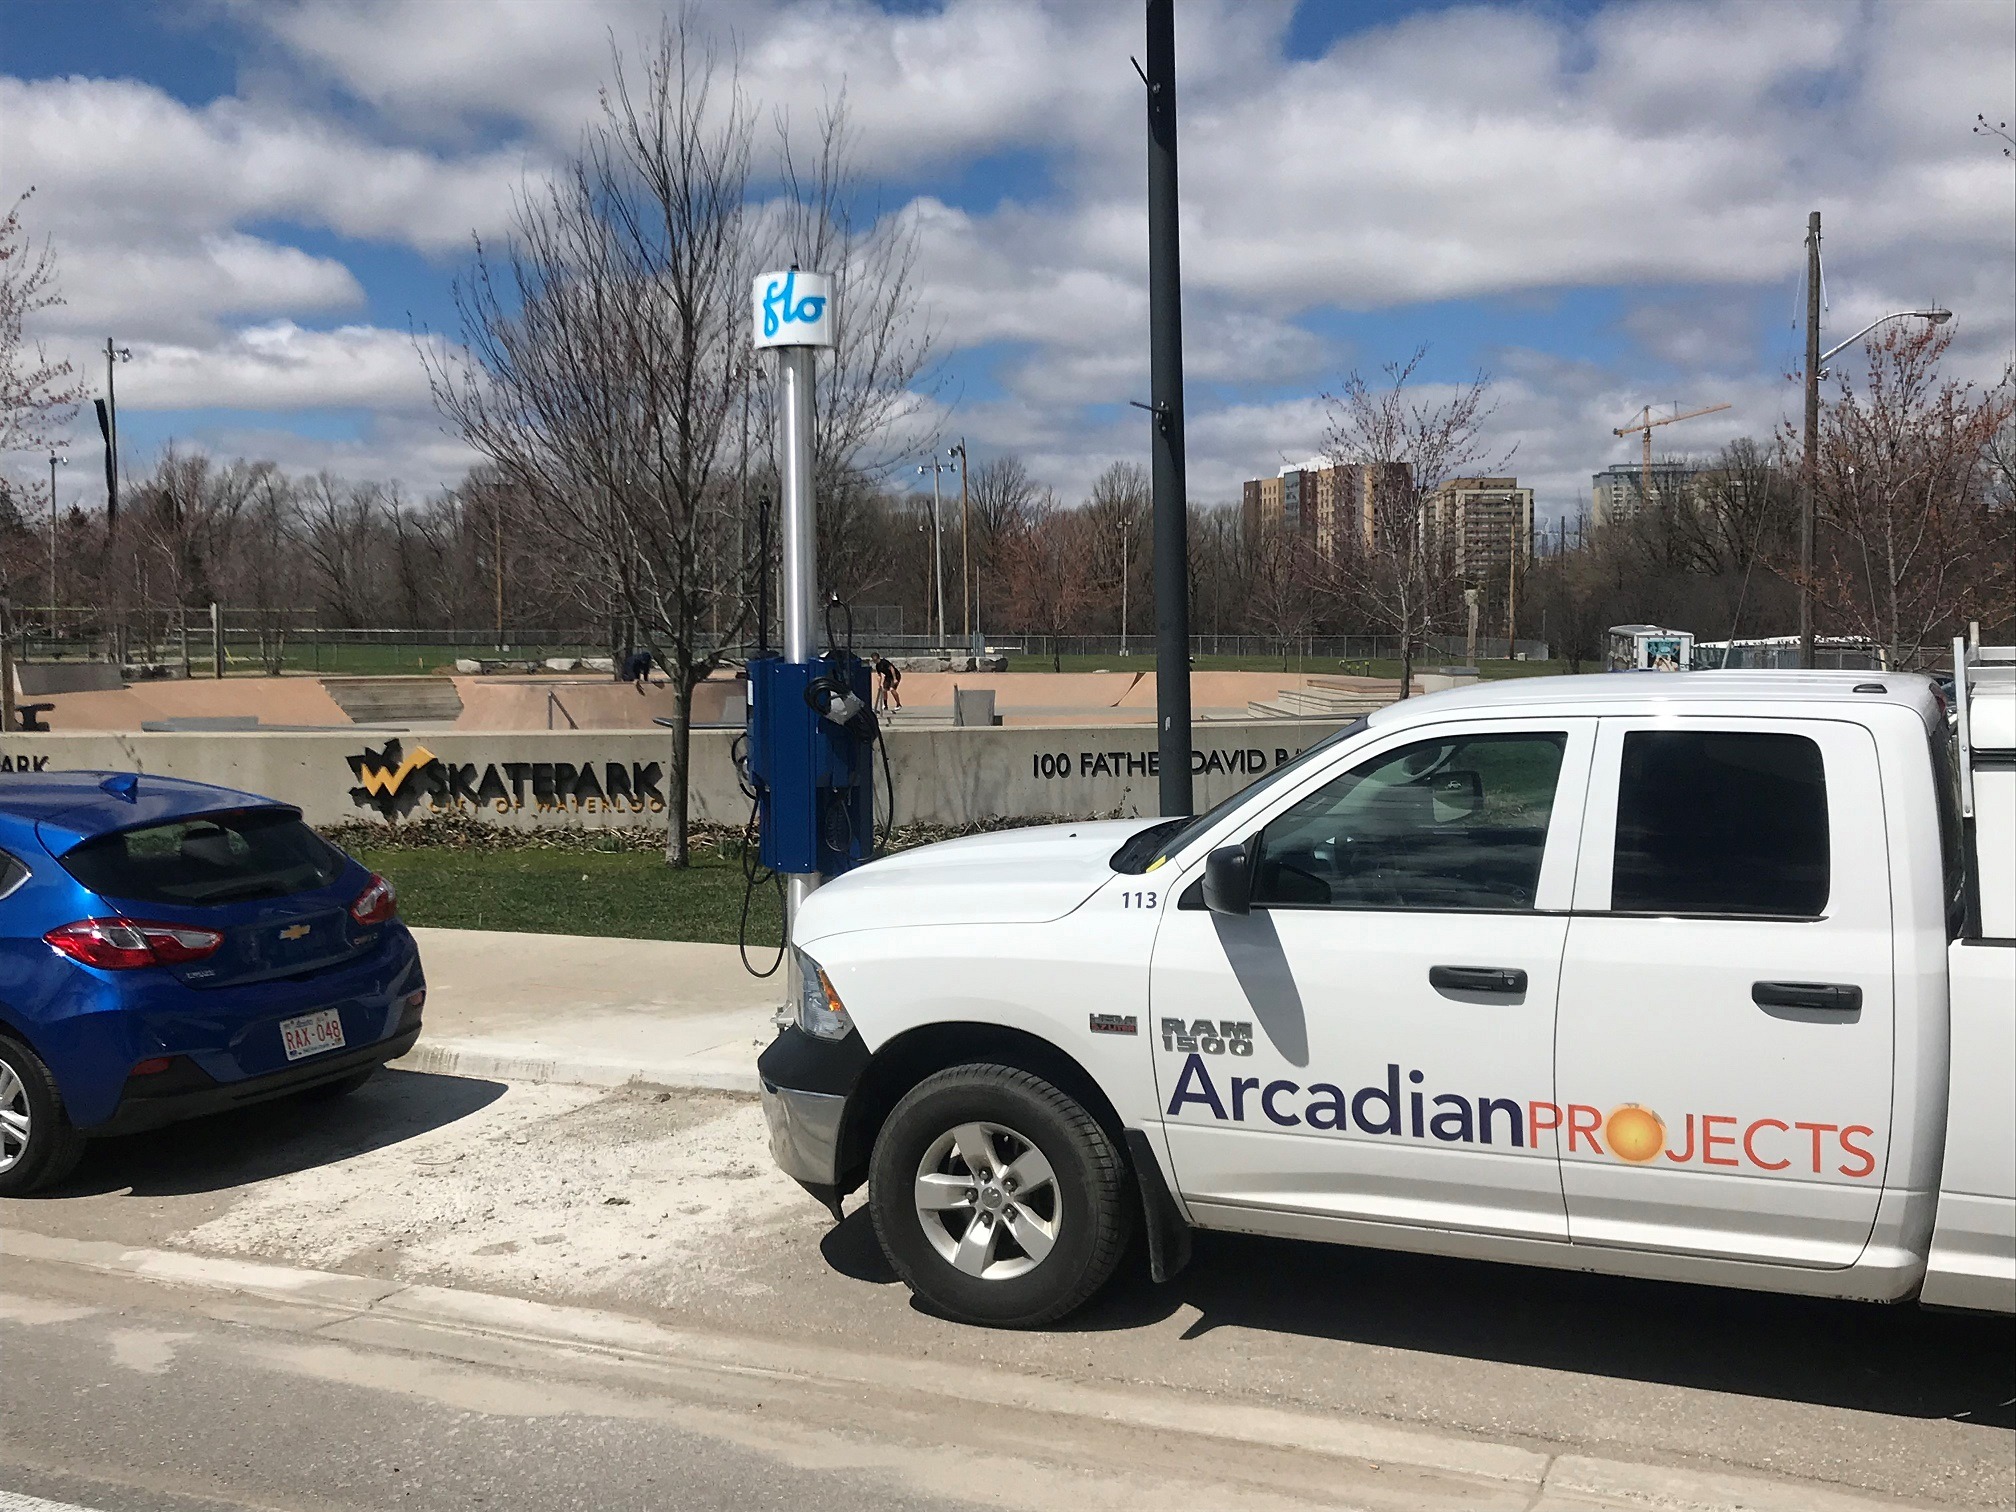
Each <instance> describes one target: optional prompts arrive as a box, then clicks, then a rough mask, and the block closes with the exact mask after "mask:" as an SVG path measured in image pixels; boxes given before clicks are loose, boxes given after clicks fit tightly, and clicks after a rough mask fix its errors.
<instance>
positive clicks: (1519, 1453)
mask: <svg viewBox="0 0 2016 1512" xmlns="http://www.w3.org/2000/svg"><path fill="white" fill-rule="evenodd" d="M0 1256H4V1257H7V1258H11V1259H14V1260H20V1261H29V1262H39V1263H41V1264H45V1265H55V1266H67V1267H71V1268H75V1269H81V1270H87V1271H92V1272H96V1273H99V1274H103V1275H113V1276H122V1277H130V1278H132V1279H135V1280H141V1281H148V1282H153V1283H155V1284H159V1285H166V1286H173V1287H180V1288H184V1289H189V1290H201V1291H209V1292H217V1293H223V1294H227V1295H240V1296H252V1297H257V1298H259V1299H262V1300H264V1301H267V1302H273V1303H279V1304H282V1305H288V1306H296V1307H301V1308H304V1309H311V1310H313V1311H314V1312H316V1313H319V1314H322V1315H325V1316H326V1315H329V1314H336V1315H338V1323H337V1326H338V1327H340V1328H350V1327H351V1326H352V1325H362V1326H363V1328H364V1330H365V1333H366V1335H368V1332H369V1330H370V1329H371V1328H373V1327H375V1328H377V1329H379V1330H386V1329H394V1330H396V1329H399V1328H401V1327H402V1326H403V1327H404V1328H406V1329H408V1330H411V1329H414V1328H416V1327H417V1328H419V1329H424V1330H427V1331H428V1333H427V1335H426V1336H425V1337H416V1336H413V1335H411V1334H410V1333H409V1334H402V1335H400V1342H399V1343H398V1344H397V1345H396V1347H398V1348H402V1349H406V1350H410V1351H416V1352H421V1353H434V1354H438V1355H440V1356H442V1357H445V1358H454V1359H469V1360H471V1361H472V1362H475V1363H480V1362H481V1361H480V1359H478V1358H477V1357H473V1356H470V1355H466V1354H463V1353H461V1352H459V1351H458V1350H457V1349H456V1348H454V1347H452V1344H451V1342H450V1341H452V1340H453V1339H454V1338H455V1337H456V1336H462V1337H465V1338H472V1339H484V1340H491V1341H503V1342H506V1343H513V1342H515V1343H520V1344H528V1345H535V1346H547V1347H552V1348H559V1349H565V1350H570V1351H576V1352H584V1353H588V1354H591V1355H599V1356H602V1357H605V1358H614V1359H621V1360H632V1361H637V1362H645V1363H651V1364H655V1365H658V1366H666V1367H679V1368H685V1369H689V1370H696V1371H703V1372H733V1373H736V1374H738V1375H746V1374H748V1373H749V1372H751V1371H756V1372H763V1373H771V1374H776V1375H779V1376H786V1377H792V1378H796V1379H799V1380H802V1381H805V1382H807V1383H810V1384H817V1385H838V1386H842V1387H848V1388H853V1389H856V1390H860V1389H867V1390H881V1391H889V1392H892V1393H908V1394H919V1393H922V1394H928V1395H931V1396H934V1397H951V1398H954V1399H956V1400H960V1401H965V1402H971V1403H973V1404H975V1405H979V1406H985V1407H993V1408H1000V1409H1007V1410H1019V1411H1028V1412H1033V1413H1047V1414H1057V1415H1063V1416H1069V1417H1077V1418H1081V1419H1087V1420H1091V1421H1096V1422H1099V1423H1102V1424H1105V1425H1108V1426H1113V1427H1120V1428H1132V1429H1138V1430H1142V1431H1147V1432H1156V1433H1175V1434H1181V1435H1183V1436H1185V1437H1186V1438H1191V1439H1195V1438H1200V1437H1201V1438H1214V1439H1219V1440H1223V1441H1226V1442H1228V1443H1237V1444H1240V1445H1244V1446H1249V1447H1253V1448H1263V1449H1275V1450H1287V1451H1291V1452H1299V1453H1306V1454H1314V1455H1318V1456H1325V1457H1330V1458H1337V1459H1346V1460H1353V1461H1362V1462H1366V1463H1368V1464H1370V1465H1372V1466H1374V1467H1375V1468H1376V1467H1378V1466H1381V1465H1387V1466H1398V1467H1405V1468H1408V1469H1413V1470H1420V1471H1427V1472H1430V1473H1435V1474H1441V1475H1449V1476H1460V1477H1463V1478H1465V1479H1468V1480H1472V1481H1479V1482H1487V1483H1496V1484H1501V1485H1506V1486H1511V1487H1516V1488H1519V1489H1521V1490H1523V1491H1524V1492H1525V1493H1526V1494H1527V1495H1528V1496H1529V1497H1531V1498H1532V1499H1531V1500H1530V1501H1529V1503H1528V1505H1529V1506H1531V1507H1533V1508H1536V1509H1545V1508H1547V1507H1549V1506H1559V1507H1562V1508H1564V1509H1565V1508H1570V1507H1576V1508H1583V1509H1587V1508H1589V1507H1590V1506H1591V1505H1592V1504H1593V1505H1597V1506H1610V1507H1620V1508H1624V1507H1628V1508H1648V1509H1651V1508H1657V1509H1661V1512H1879V1509H1881V1512H1913V1509H1917V1512H1933V1509H1932V1507H1931V1504H1928V1503H1923V1502H1914V1501H1906V1500H1899V1499H1897V1498H1894V1497H1880V1496H1870V1495H1863V1494H1860V1493H1857V1492H1854V1491H1851V1490H1847V1489H1843V1488H1840V1487H1835V1486H1829V1485H1825V1484H1820V1483H1815V1482H1810V1481H1788V1480H1774V1479H1767V1478H1765V1477H1762V1476H1755V1475H1749V1474H1745V1473H1743V1472H1741V1471H1734V1470H1720V1469H1708V1468H1695V1467H1681V1466H1666V1465H1656V1464H1648V1463H1629V1462H1624V1461H1615V1460H1607V1459H1604V1458H1601V1457H1599V1456H1588V1455H1574V1454H1565V1453H1559V1452H1554V1451H1551V1450H1543V1449H1534V1448H1527V1447H1524V1446H1521V1445H1517V1444H1507V1443H1498V1442H1493V1441H1490V1440H1487V1439H1480V1438H1470V1437H1465V1436H1462V1435H1458V1434H1453V1433H1443V1432H1436V1431H1434V1430H1429V1429H1422V1428H1413V1427H1406V1426H1403V1425H1399V1424H1390V1423H1383V1422H1378V1421H1374V1420H1368V1419H1350V1418H1344V1417H1341V1416H1338V1415H1336V1414H1334V1413H1325V1414H1320V1415H1319V1414H1316V1413H1310V1412H1302V1411H1296V1410H1293V1409H1288V1408H1279V1407H1268V1406H1256V1405H1250V1404H1246V1403H1241V1402H1236V1401H1226V1400H1224V1399H1222V1398H1212V1397H1207V1396H1203V1395H1201V1394H1198V1393H1193V1392H1188V1391H1179V1390H1175V1389H1171V1388H1164V1389H1161V1390H1158V1391H1156V1392H1153V1393H1149V1392H1145V1391H1141V1390H1138V1389H1134V1388H1129V1387H1118V1386H1105V1385H1087V1384H1080V1383H1076V1382H1071V1381H1064V1380H1059V1379H1057V1378H1055V1377H1039V1376H1032V1375H1024V1374H1021V1373H1018V1372H1013V1371H1007V1370H996V1369H990V1368H985V1367H980V1366H968V1365H959V1364H955V1363H951V1362H947V1361H940V1360H932V1359H928V1358H926V1359H896V1358H893V1357H886V1356H879V1355H875V1354H871V1353H866V1352H863V1351H860V1350H853V1349H846V1348H842V1347H839V1346H834V1345H823V1344H813V1343H792V1342H788V1341H782V1340H773V1339H763V1338H754V1337H747V1336H742V1337H737V1336H732V1335H724V1334H714V1333H702V1332H698V1331H693V1330H685V1329H680V1328H677V1327H673V1326H669V1325H665V1324H660V1323H655V1322H652V1321H651V1320H649V1319H646V1318H640V1317H635V1316H632V1315H629V1314H623V1313H615V1312H609V1311H605V1310H601V1309H596V1308H588V1307H579V1306H573V1305H568V1304H562V1303H552V1302H538V1301H532V1300H528V1299H525V1298H519V1297H506V1296H499V1295H496V1294H493V1293H489V1292H477V1291H469V1290H464V1289H461V1288H455V1287H444V1286H435V1285H428V1284H421V1283H407V1282H400V1281H387V1280H374V1279H372V1278H369V1277H364V1276H353V1275H348V1274H345V1273H341V1272H334V1271H319V1270H311V1269H306V1268H301V1267H294V1266H284V1265H274V1264H270V1263H267V1262H264V1261H252V1260H239V1259H231V1258H226V1257H219V1256H208V1255H200V1254H194V1253H189V1252H185V1251H178V1250H157V1249H145V1248H134V1247H129V1246H125V1245H119V1244H113V1243H108V1242H105V1241H97V1240H81V1239H68V1238H61V1237H55V1236H51V1235H46V1234H38V1233H34V1232H32V1231H29V1230H22V1229H10V1228H0ZM324 1331H325V1332H326V1331H327V1326H326V1325H325V1330H324ZM331 1337H335V1338H342V1337H343V1334H341V1333H335V1334H331ZM363 1341H364V1340H363V1339H362V1338H360V1339H359V1342H363ZM465 1347H466V1346H465Z"/></svg>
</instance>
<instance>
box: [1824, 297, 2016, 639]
mask: <svg viewBox="0 0 2016 1512" xmlns="http://www.w3.org/2000/svg"><path fill="white" fill-rule="evenodd" d="M1951 341H1952V338H1951V336H1950V335H1948V334H1947V332H1945V331H1944V330H1942V329H1940V328H1938V327H1936V326H1925V327H1916V328H1903V329H1893V330H1892V331H1891V332H1890V333H1889V334H1888V335H1886V336H1885V337H1883V338H1882V339H1881V340H1876V341H1871V342H1869V343H1868V344H1867V354H1868V364H1867V372H1866V375H1865V377H1864V379H1863V381H1862V383H1861V384H1860V385H1859V386H1858V385H1856V384H1855V383H1854V382H1852V381H1851V380H1850V378H1849V377H1848V375H1847V374H1846V373H1845V372H1844V373H1843V374H1842V376H1841V378H1840V380H1839V381H1840V397H1839V398H1838V399H1836V400H1835V401H1834V402H1833V403H1831V404H1829V405H1828V406H1827V407H1826V410H1825V412H1824V413H1823V415H1822V418H1821V433H1820V455H1819V457H1818V459H1817V465H1816V476H1817V479H1818V483H1817V497H1818V505H1819V510H1818V523H1819V530H1818V533H1817V539H1818V548H1819V549H1818V552H1817V556H1816V562H1815V567H1814V577H1813V582H1812V585H1811V586H1812V590H1813V593H1814V598H1815V601H1816V605H1817V606H1818V607H1819V608H1820V610H1821V611H1822V612H1823V613H1825V614H1826V615H1828V617H1829V618H1831V619H1832V621H1833V623H1834V625H1835V627H1836V628H1837V629H1838V630H1840V631H1843V632H1846V633H1848V634H1853V635H1862V636H1867V637H1868V638H1869V639H1870V640H1871V641H1873V642H1875V643H1876V644H1877V645H1879V646H1882V647H1884V648H1885V650H1886V651H1887V652H1888V656H1889V664H1890V665H1891V666H1892V667H1896V668H1899V669H1912V668H1916V667H1921V666H1925V665H1928V664H1930V663H1931V662H1932V661H1934V660H1936V659H1937V658H1938V656H1939V655H1940V649H1941V646H1942V645H1943V643H1944V642H1945V640H1946V639H1947V638H1948V637H1949V636H1951V635H1953V634H1955V633H1957V631H1958V630H1959V629H1960V627H1962V626H1964V625H1965V623H1966V622H1967V621H1968V620H1970V619H1986V620H1989V621H1991V622H1996V621H2004V620H2006V619H2007V618H2008V617H2009V595H2010V590H2011V583H2012V575H2016V568H2012V565H2011V564H2012V560H2016V513H2012V511H2011V510H2010V509H2009V508H2008V507H2007V505H2006V503H2003V502H2002V501H2001V500H1999V499H1998V497H1997V494H1998V490H1999V487H2000V486H2001V483H2002V480H2001V479H2000V478H1999V477H1998V474H1997V471H1996V467H1995V456H1996V451H1995V449H1996V446H1997V443H1998V438H1999V435H2000V433H2001V432H2002V430H2003V429H2004V428H2005V427H2006V426H2008V425H2009V424H2010V421H2011V416H2012V413H2016V383H2012V380H2011V375H2010V374H2009V373H2007V372H2005V373H2004V374H2003V376H2002V378H2001V380H2000V381H1998V382H1997V383H1996V384H1995V385H1993V386H1992V387H1990V388H1988V389H1985V390H1983V389H1979V388H1977V387H1976V386H1975V385H1973V384H1971V383H1959V382H1956V381H1954V380H1952V379H1947V380H1944V381H1942V380H1941V379H1940V377H1939V372H1938V368H1939V360H1940V358H1941V357H1942V356H1944V355H1945V352H1946V349H1947V347H1948V345H1949V344H1950V343H1951Z"/></svg>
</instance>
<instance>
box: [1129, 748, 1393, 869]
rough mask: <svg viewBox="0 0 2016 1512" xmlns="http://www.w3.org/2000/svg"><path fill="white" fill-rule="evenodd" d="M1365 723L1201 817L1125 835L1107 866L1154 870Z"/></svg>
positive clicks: (1285, 764)
mask: <svg viewBox="0 0 2016 1512" xmlns="http://www.w3.org/2000/svg"><path fill="white" fill-rule="evenodd" d="M1367 723H1368V721H1367V720H1366V719H1365V718H1364V717H1363V716H1360V717H1359V718H1357V719H1354V720H1352V721H1351V723H1349V724H1348V725H1346V726H1344V728H1343V729H1341V730H1336V731H1333V732H1332V733H1330V734H1328V735H1325V736H1324V737H1323V738H1322V739H1321V740H1319V741H1317V742H1316V744H1314V745H1312V746H1311V747H1309V749H1308V750H1306V751H1304V752H1302V754H1301V755H1299V756H1297V757H1295V758H1294V759H1292V760H1290V761H1284V762H1282V763H1281V765H1279V766H1278V767H1276V768H1274V770H1273V771H1271V772H1269V773H1268V774H1267V775H1266V776H1265V777H1262V778H1261V779H1260V780H1259V781H1257V782H1252V783H1248V784H1247V785H1246V786H1245V787H1243V788H1241V789H1240V790H1239V791H1238V792H1236V793H1234V794H1232V795H1231V796H1230V797H1228V798H1226V799H1224V800H1223V801H1222V802H1219V803H1216V804H1213V805H1212V806H1211V807H1210V808H1208V809H1206V810H1205V811H1204V812H1203V813H1201V814H1198V815H1196V816H1195V817H1193V818H1189V819H1165V820H1163V821H1162V822H1161V823H1160V824H1151V825H1150V826H1149V827H1148V828H1147V829H1144V830H1142V831H1140V832H1139V833H1138V834H1133V835H1129V836H1128V837H1127V843H1126V844H1124V845H1122V846H1121V847H1120V849H1118V850H1117V851H1115V852H1114V853H1113V856H1112V860H1111V862H1110V864H1111V866H1112V867H1113V870H1115V871H1117V872H1127V873H1130V874H1138V873H1140V872H1145V871H1152V870H1154V869H1155V868H1156V867H1157V866H1160V865H1161V864H1162V863H1163V862H1164V861H1166V860H1168V859H1169V857H1171V856H1173V855H1175V854H1176V852H1178V851H1179V850H1181V849H1182V848H1183V847H1184V846H1186V845H1188V844H1189V843H1190V842H1191V841H1192V840H1194V839H1196V838H1197V836H1199V835H1201V834H1203V833H1204V831H1205V830H1207V829H1209V828H1210V827H1211V826H1212V825H1214V824H1216V823H1217V822H1218V821H1219V820H1220V819H1222V818H1224V816H1225V815H1226V814H1227V813H1228V812H1229V811H1230V810H1231V808H1232V805H1233V804H1235V803H1244V802H1245V801H1246V800H1247V799H1248V798H1256V797H1258V796H1259V795H1260V794H1262V793H1264V792H1266V791H1267V790H1268V789H1269V788H1271V787H1274V786H1276V785H1277V784H1279V783H1280V782H1282V781H1283V780H1285V779H1286V778H1287V777H1288V776H1289V775H1290V774H1291V773H1294V772H1298V771H1300V770H1301V769H1302V768H1303V767H1305V766H1307V765H1308V764H1309V763H1310V762H1312V761H1314V760H1315V759H1316V757H1317V755H1318V754H1319V753H1321V752H1323V751H1327V750H1329V749H1330V748H1331V747H1332V746H1335V745H1339V744H1341V743H1342V742H1344V741H1346V740H1349V739H1350V738H1351V737H1352V736H1354V735H1357V734H1359V733H1360V732H1361V731H1363V730H1364V729H1365V728H1366V725H1367Z"/></svg>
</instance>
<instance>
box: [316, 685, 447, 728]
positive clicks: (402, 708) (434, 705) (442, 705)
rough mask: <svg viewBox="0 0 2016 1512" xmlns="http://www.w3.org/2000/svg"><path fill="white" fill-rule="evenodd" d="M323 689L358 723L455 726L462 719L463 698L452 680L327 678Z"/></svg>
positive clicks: (337, 705)
mask: <svg viewBox="0 0 2016 1512" xmlns="http://www.w3.org/2000/svg"><path fill="white" fill-rule="evenodd" d="M322 686H323V688H324V689H325V690H327V692H328V694H329V696H330V697H331V698H333V699H334V700H335V701H336V707H337V708H339V709H341V710H342V711H343V712H344V713H345V714H348V715H349V716H350V718H351V720H352V721H353V722H354V723H356V724H387V723H404V722H408V721H426V722H430V723H431V722H445V723H450V724H452V723H453V722H454V721H456V720H458V719H460V718H461V717H462V695H461V694H460V693H458V692H457V691H456V690H455V683H454V680H453V679H452V678H447V677H325V678H323V679H322Z"/></svg>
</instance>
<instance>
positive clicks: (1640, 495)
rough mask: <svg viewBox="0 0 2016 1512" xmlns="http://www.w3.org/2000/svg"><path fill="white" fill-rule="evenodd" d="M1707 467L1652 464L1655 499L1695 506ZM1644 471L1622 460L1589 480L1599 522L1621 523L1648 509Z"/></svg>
mask: <svg viewBox="0 0 2016 1512" xmlns="http://www.w3.org/2000/svg"><path fill="white" fill-rule="evenodd" d="M1708 471H1709V470H1708V469H1707V468H1705V467H1696V466H1695V465H1694V464H1693V463H1691V462H1655V463H1653V464H1652V471H1651V481H1652V499H1653V500H1654V501H1655V502H1656V501H1658V500H1660V499H1671V500H1673V501H1674V502H1675V503H1678V504H1683V505H1686V506H1687V507H1689V508H1692V507H1693V506H1694V505H1695V504H1697V503H1698V502H1699V501H1700V497H1701V480H1702V478H1703V477H1705V476H1706V475H1707V473H1708ZM1645 503H1646V500H1645V471H1644V467H1643V465H1642V464H1640V463H1637V462H1619V463H1617V464H1616V465H1615V466H1614V467H1606V468H1604V469H1603V471H1601V472H1599V473H1596V474H1594V475H1593V476H1591V478H1590V480H1589V505H1590V511H1589V512H1590V516H1591V518H1592V519H1594V521H1595V522H1596V523H1597V524H1598V525H1621V524H1623V523H1624V522H1625V521H1626V520H1629V519H1632V518H1635V517H1636V516H1637V515H1638V514H1639V513H1641V512H1642V511H1643V510H1644V508H1645Z"/></svg>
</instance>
